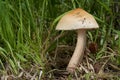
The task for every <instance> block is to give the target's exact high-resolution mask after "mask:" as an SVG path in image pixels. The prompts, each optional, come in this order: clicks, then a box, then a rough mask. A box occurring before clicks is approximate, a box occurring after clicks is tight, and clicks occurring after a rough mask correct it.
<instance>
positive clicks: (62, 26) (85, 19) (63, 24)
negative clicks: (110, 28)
mask: <svg viewBox="0 0 120 80" xmlns="http://www.w3.org/2000/svg"><path fill="white" fill-rule="evenodd" d="M95 28H99V26H98V24H97V22H96V20H95V19H94V17H93V16H92V15H91V14H89V13H88V12H86V11H85V10H83V9H81V8H77V9H74V10H71V11H69V12H68V13H66V14H65V15H64V16H63V17H62V18H61V19H60V21H59V22H58V24H57V26H56V30H77V29H95Z"/></svg>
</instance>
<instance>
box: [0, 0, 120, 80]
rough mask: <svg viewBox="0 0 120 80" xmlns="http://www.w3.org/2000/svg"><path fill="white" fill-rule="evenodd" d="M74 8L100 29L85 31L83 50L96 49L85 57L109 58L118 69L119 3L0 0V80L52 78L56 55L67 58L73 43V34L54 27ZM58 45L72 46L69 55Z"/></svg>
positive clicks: (114, 0) (112, 0)
mask: <svg viewBox="0 0 120 80" xmlns="http://www.w3.org/2000/svg"><path fill="white" fill-rule="evenodd" d="M75 8H83V9H84V10H86V11H87V12H89V13H90V14H92V15H93V16H94V17H95V19H96V20H97V22H98V24H99V26H100V28H99V29H97V30H95V31H88V34H87V39H88V40H87V41H88V42H87V47H89V46H91V45H89V42H90V43H94V44H95V45H97V46H98V47H97V50H95V51H93V52H92V51H91V53H95V54H91V55H90V56H89V57H91V58H93V59H94V60H95V61H96V62H97V61H99V60H101V59H102V58H103V57H105V56H109V58H110V62H111V63H114V65H115V66H116V67H117V68H119V67H120V1H119V0H0V77H3V76H4V77H6V76H9V75H13V76H14V78H23V74H24V75H27V74H29V78H32V77H31V76H32V75H35V76H36V77H35V79H38V78H40V77H42V78H44V77H46V74H47V79H48V78H53V77H54V75H52V70H54V69H57V68H58V69H60V68H59V67H57V65H55V64H56V63H57V62H55V61H56V60H59V59H57V58H56V56H58V54H57V53H61V54H63V56H66V55H67V56H68V57H70V56H71V55H72V54H71V53H72V52H73V50H74V47H75V44H76V34H75V32H74V31H71V32H68V31H65V32H64V31H56V30H55V27H56V24H57V22H58V21H59V19H60V18H61V16H62V15H63V13H65V12H67V11H69V10H72V9H75ZM68 33H69V34H68ZM73 34H74V35H73ZM62 45H65V46H69V47H67V48H70V46H72V50H71V51H69V50H68V52H67V53H69V54H64V53H65V51H67V50H63V51H62V50H61V49H59V48H58V47H59V46H62ZM93 47H94V45H93ZM67 56H66V57H64V58H63V59H65V58H67ZM58 57H59V56H58ZM63 61H64V60H63ZM103 61H104V60H103ZM58 62H60V60H59V61H58ZM51 65H52V67H51ZM59 65H61V64H59ZM66 65H67V63H66ZM62 67H63V68H62V69H65V68H66V66H62ZM119 69H120V68H119ZM30 75H31V76H30ZM40 75H42V76H40ZM24 78H25V80H26V79H28V77H25V76H24ZM117 79H118V78H117ZM119 79H120V78H119Z"/></svg>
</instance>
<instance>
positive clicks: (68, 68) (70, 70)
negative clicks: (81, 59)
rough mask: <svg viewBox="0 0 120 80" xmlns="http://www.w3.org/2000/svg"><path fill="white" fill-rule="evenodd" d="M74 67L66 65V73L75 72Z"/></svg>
mask: <svg viewBox="0 0 120 80" xmlns="http://www.w3.org/2000/svg"><path fill="white" fill-rule="evenodd" d="M75 69H76V68H75V67H67V68H66V70H67V71H68V73H72V74H73V73H74V72H75Z"/></svg>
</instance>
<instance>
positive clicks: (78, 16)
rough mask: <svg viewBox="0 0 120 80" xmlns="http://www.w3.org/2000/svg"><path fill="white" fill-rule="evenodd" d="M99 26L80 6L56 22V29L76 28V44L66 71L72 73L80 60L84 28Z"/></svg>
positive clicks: (84, 34) (83, 46) (82, 51)
mask: <svg viewBox="0 0 120 80" xmlns="http://www.w3.org/2000/svg"><path fill="white" fill-rule="evenodd" d="M95 28H99V26H98V24H97V22H96V20H95V19H94V17H93V16H92V15H91V14H89V13H88V12H86V11H85V10H83V9H81V8H77V9H74V10H71V11H69V12H68V13H66V14H65V15H64V16H63V17H62V18H61V19H60V21H59V22H58V24H57V26H56V30H76V31H77V44H76V47H75V50H74V53H73V55H72V58H71V59H70V61H69V64H68V66H67V68H66V69H67V71H68V72H70V73H73V72H74V71H75V69H76V67H77V66H78V63H80V62H81V61H82V58H83V55H84V50H85V46H86V30H88V29H95Z"/></svg>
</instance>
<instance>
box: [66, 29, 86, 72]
mask: <svg viewBox="0 0 120 80" xmlns="http://www.w3.org/2000/svg"><path fill="white" fill-rule="evenodd" d="M77 33H78V37H77V44H76V48H75V51H74V53H73V55H72V58H71V60H70V62H69V64H68V66H67V71H68V72H70V73H73V72H74V70H75V68H76V67H77V66H78V63H80V62H81V61H82V58H83V55H84V50H85V45H86V31H85V30H78V31H77Z"/></svg>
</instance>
